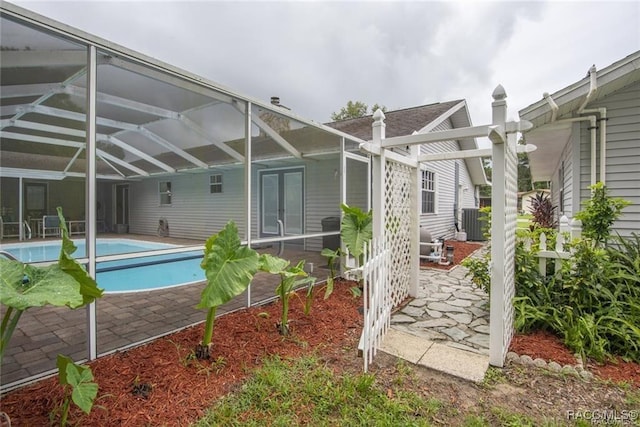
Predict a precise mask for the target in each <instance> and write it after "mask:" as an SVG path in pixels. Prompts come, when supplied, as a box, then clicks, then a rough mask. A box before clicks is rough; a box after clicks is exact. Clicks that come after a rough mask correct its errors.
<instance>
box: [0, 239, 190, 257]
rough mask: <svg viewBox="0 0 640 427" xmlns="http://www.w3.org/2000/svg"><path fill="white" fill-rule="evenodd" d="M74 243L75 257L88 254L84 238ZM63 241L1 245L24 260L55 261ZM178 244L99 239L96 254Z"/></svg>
mask: <svg viewBox="0 0 640 427" xmlns="http://www.w3.org/2000/svg"><path fill="white" fill-rule="evenodd" d="M73 243H74V244H75V245H76V246H77V247H78V250H76V251H75V252H74V253H73V257H74V258H83V257H85V256H86V254H87V250H86V247H85V241H84V239H75V240H73ZM61 245H62V241H60V240H57V241H53V242H51V241H49V242H41V243H39V242H37V241H36V242H34V241H31V242H29V243H12V244H8V245H0V249H2V250H3V251H7V252H9V253H10V254H11V255H13V256H15V257H16V258H18V259H19V260H20V261H22V262H41V261H55V260H57V259H58V257H59V256H60V246H61ZM176 247H178V246H176V245H170V244H167V243H156V242H143V241H141V240H131V239H97V240H96V254H97V255H98V256H104V255H116V254H127V253H131V252H142V251H151V250H154V249H169V248H176Z"/></svg>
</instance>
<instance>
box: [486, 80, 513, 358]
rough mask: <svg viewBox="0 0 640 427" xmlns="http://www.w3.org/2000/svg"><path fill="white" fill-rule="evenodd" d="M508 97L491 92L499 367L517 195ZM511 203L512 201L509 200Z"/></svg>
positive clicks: (507, 337) (493, 330)
mask: <svg viewBox="0 0 640 427" xmlns="http://www.w3.org/2000/svg"><path fill="white" fill-rule="evenodd" d="M506 97H507V94H506V92H505V91H504V88H503V87H502V86H500V85H498V87H496V89H495V90H494V92H493V99H494V101H493V103H492V104H491V107H492V126H493V127H494V129H493V131H492V132H491V133H490V135H489V137H490V139H491V142H492V143H493V147H492V152H493V158H492V161H493V165H492V167H493V171H492V176H493V186H492V189H491V297H490V298H491V300H490V304H491V312H490V322H489V324H490V337H489V363H490V364H492V365H494V366H499V367H502V366H503V365H504V358H505V355H506V351H507V350H508V347H509V344H510V342H511V337H512V334H513V304H512V299H513V296H514V290H515V287H514V286H515V285H514V259H513V258H514V257H513V251H514V248H515V221H516V218H515V214H516V212H515V197H516V195H515V191H517V169H515V170H514V157H515V162H517V154H516V149H515V145H516V139H517V133H516V132H511V133H510V134H507V133H506V129H507V101H506ZM512 198H513V199H514V200H511V199H512Z"/></svg>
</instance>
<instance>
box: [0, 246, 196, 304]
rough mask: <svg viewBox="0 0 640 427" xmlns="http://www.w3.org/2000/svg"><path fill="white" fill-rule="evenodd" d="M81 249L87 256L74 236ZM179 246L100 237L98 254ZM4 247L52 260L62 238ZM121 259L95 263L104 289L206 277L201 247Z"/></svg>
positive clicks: (28, 258)
mask: <svg viewBox="0 0 640 427" xmlns="http://www.w3.org/2000/svg"><path fill="white" fill-rule="evenodd" d="M74 243H75V244H76V246H77V247H78V250H77V251H76V252H75V253H74V254H73V256H74V257H76V258H81V257H84V256H85V253H86V252H85V242H84V240H74ZM174 247H177V246H175V245H169V244H165V243H155V242H142V241H138V240H129V239H98V240H97V241H96V253H97V254H98V256H104V255H115V254H125V253H132V252H142V251H151V250H157V249H169V248H174ZM1 249H2V250H4V251H7V252H9V253H11V254H12V255H14V256H15V257H16V258H18V259H19V260H21V261H23V262H39V261H51V260H56V259H58V256H59V254H60V241H57V242H42V243H36V242H29V243H16V244H9V245H2V247H1ZM134 256H135V255H132V257H131V258H128V259H122V260H118V261H108V262H100V263H98V264H97V266H96V270H97V274H96V276H97V277H96V280H97V282H98V286H99V287H100V288H103V289H104V290H105V292H135V291H145V290H152V289H158V288H166V287H171V286H180V285H185V284H189V283H194V282H200V281H203V280H205V275H204V271H203V270H202V269H201V268H200V261H201V260H202V251H201V250H199V251H193V252H183V253H178V254H169V255H154V256H147V257H134Z"/></svg>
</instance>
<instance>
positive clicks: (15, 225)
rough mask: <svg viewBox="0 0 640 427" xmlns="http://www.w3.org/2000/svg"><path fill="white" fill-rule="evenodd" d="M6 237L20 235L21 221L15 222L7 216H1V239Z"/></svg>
mask: <svg viewBox="0 0 640 427" xmlns="http://www.w3.org/2000/svg"><path fill="white" fill-rule="evenodd" d="M5 237H20V222H19V221H18V222H14V221H11V220H10V218H8V217H6V216H5V217H2V216H0V239H4V238H5Z"/></svg>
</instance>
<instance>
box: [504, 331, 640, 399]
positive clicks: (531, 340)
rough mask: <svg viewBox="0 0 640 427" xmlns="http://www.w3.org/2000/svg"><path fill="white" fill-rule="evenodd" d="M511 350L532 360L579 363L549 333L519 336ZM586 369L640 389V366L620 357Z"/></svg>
mask: <svg viewBox="0 0 640 427" xmlns="http://www.w3.org/2000/svg"><path fill="white" fill-rule="evenodd" d="M509 350H511V351H513V352H514V353H517V354H518V355H521V356H522V355H527V356H530V357H531V358H532V359H536V358H540V359H543V360H545V361H547V362H550V361H554V362H557V363H559V364H561V365H563V366H564V365H571V366H575V365H576V363H577V361H576V358H575V356H574V355H573V353H572V352H571V351H570V350H569V349H567V347H566V346H565V345H564V344H563V342H562V340H561V339H560V338H559V337H558V336H556V335H554V334H552V333H550V332H547V331H535V332H531V333H529V334H517V335H515V336H514V337H513V339H512V340H511V346H510V348H509ZM586 369H587V370H589V371H590V372H592V373H594V374H595V375H597V376H598V377H600V378H602V379H605V380H610V381H613V382H626V383H629V384H633V385H634V386H636V387H640V364H639V363H635V362H625V361H624V360H622V359H621V358H619V357H616V358H613V359H612V360H609V361H608V362H607V363H605V364H600V363H597V362H594V361H588V362H587V366H586Z"/></svg>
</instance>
